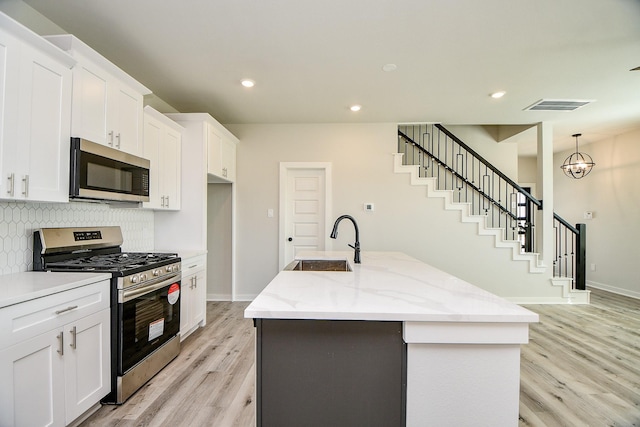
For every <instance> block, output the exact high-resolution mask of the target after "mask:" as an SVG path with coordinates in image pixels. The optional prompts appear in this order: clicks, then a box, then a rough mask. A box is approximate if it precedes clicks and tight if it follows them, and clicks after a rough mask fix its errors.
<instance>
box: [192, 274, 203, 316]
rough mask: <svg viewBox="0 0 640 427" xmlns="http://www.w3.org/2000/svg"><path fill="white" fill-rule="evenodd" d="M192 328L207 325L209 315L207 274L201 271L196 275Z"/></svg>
mask: <svg viewBox="0 0 640 427" xmlns="http://www.w3.org/2000/svg"><path fill="white" fill-rule="evenodd" d="M192 303H193V305H192V313H191V314H192V326H196V325H198V324H199V325H200V326H204V325H206V323H207V322H206V314H207V273H206V270H200V271H198V272H197V273H196V274H195V280H194V284H193V300H192Z"/></svg>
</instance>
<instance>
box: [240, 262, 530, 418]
mask: <svg viewBox="0 0 640 427" xmlns="http://www.w3.org/2000/svg"><path fill="white" fill-rule="evenodd" d="M351 256H352V253H349V252H315V253H305V254H304V256H300V257H297V259H343V260H344V259H348V258H350V257H351ZM350 268H351V270H352V271H346V272H345V271H282V272H280V273H279V274H278V275H277V276H276V277H275V278H274V279H273V280H272V281H271V283H269V284H268V285H267V287H266V288H265V289H264V290H263V291H262V292H261V293H260V295H258V297H256V299H255V300H254V301H253V302H252V303H251V304H250V305H249V306H248V307H247V309H246V311H245V317H248V318H253V319H255V324H256V333H257V346H256V349H257V359H256V375H257V382H256V395H257V421H258V426H271V425H278V426H280V427H282V426H287V425H305V426H316V425H318V426H321V425H332V426H342V425H345V426H346V425H349V426H354V425H363V426H364V425H366V426H375V425H380V426H391V425H407V426H432V425H433V426H444V425H456V426H465V425H473V426H517V425H518V404H519V387H520V380H519V378H520V345H522V344H526V343H527V342H528V330H529V323H531V322H537V321H538V315H537V314H535V313H533V312H531V311H529V310H526V309H524V308H522V307H520V306H518V305H515V304H512V303H510V302H508V301H506V300H504V299H502V298H499V297H497V296H495V295H493V294H491V293H489V292H487V291H484V290H482V289H480V288H478V287H476V286H473V285H471V284H470V283H468V282H465V281H463V280H460V279H458V278H456V277H454V276H451V275H450V274H447V273H445V272H443V271H440V270H438V269H436V268H434V267H432V266H430V265H427V264H425V263H423V262H421V261H418V260H416V259H414V258H411V257H409V256H407V255H404V254H402V253H397V252H364V253H362V263H361V264H355V263H353V262H350Z"/></svg>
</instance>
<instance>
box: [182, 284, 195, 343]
mask: <svg viewBox="0 0 640 427" xmlns="http://www.w3.org/2000/svg"><path fill="white" fill-rule="evenodd" d="M195 276H196V275H195V274H190V275H188V276H182V282H181V289H180V339H181V340H183V339H185V338H186V337H187V336H188V335H189V332H190V329H191V323H192V322H191V318H192V316H193V315H192V311H193V310H192V305H193V304H192V302H191V300H192V298H193V293H194V292H193V280H194V278H195Z"/></svg>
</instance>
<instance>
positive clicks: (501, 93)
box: [491, 90, 507, 99]
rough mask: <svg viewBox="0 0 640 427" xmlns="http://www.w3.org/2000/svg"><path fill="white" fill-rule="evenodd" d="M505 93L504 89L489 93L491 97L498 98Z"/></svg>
mask: <svg viewBox="0 0 640 427" xmlns="http://www.w3.org/2000/svg"><path fill="white" fill-rule="evenodd" d="M506 93H507V92H505V91H503V90H501V91H500V92H493V93H492V94H491V97H492V98H493V99H499V98H502V97H503V96H504V95H505V94H506Z"/></svg>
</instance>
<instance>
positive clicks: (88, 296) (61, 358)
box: [0, 280, 111, 427]
mask: <svg viewBox="0 0 640 427" xmlns="http://www.w3.org/2000/svg"><path fill="white" fill-rule="evenodd" d="M108 284H109V281H108V280H107V281H103V282H101V283H97V284H93V285H88V286H84V287H82V288H77V289H73V290H70V291H66V292H61V293H59V294H55V295H52V296H49V297H43V298H38V299H36V300H32V301H28V302H25V303H22V304H16V305H14V306H10V307H8V308H4V309H0V320H1V321H2V323H3V324H5V325H6V324H7V323H5V322H7V321H8V322H11V323H10V324H11V325H13V326H15V328H14V331H9V332H8V334H12V335H13V336H15V337H16V339H17V340H18V342H17V343H15V344H13V345H11V346H9V347H7V348H2V349H0V384H2V387H0V426H16V427H18V426H28V427H35V426H65V425H68V424H70V423H71V422H73V421H74V420H75V419H76V418H78V417H79V416H80V415H82V414H83V413H84V412H86V411H87V410H88V409H90V408H91V407H92V406H93V405H95V404H96V403H98V402H99V401H100V399H101V398H103V397H104V396H106V395H107V394H108V393H109V392H110V391H111V379H110V378H111V364H110V360H111V355H110V339H109V337H110V329H109V328H110V309H109V306H108V304H109V294H108ZM64 294H69V299H68V300H67V301H64V298H62V299H61V298H60V296H61V295H62V296H64ZM105 306H106V307H105ZM42 313H50V314H51V319H50V320H46V319H43V318H42ZM89 313H90V314H89ZM63 322H64V323H63ZM43 324H48V325H50V326H49V328H51V329H49V330H48V331H46V332H43V333H39V334H37V335H35V334H34V335H35V336H30V335H32V334H30V333H29V332H30V331H29V330H32V331H34V332H36V333H37V332H39V330H41V329H42V327H43ZM7 329H9V328H7ZM9 342H11V340H9Z"/></svg>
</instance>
